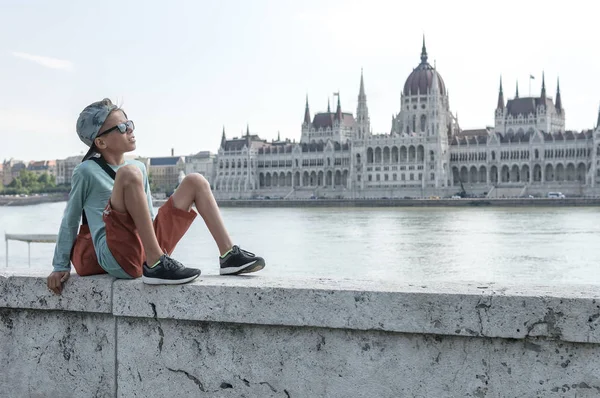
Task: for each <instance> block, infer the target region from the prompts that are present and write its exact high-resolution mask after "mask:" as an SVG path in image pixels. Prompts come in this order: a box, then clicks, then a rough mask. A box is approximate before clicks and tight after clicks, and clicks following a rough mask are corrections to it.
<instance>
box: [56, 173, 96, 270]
mask: <svg viewBox="0 0 600 398" xmlns="http://www.w3.org/2000/svg"><path fill="white" fill-rule="evenodd" d="M87 185H88V184H87V181H86V178H85V176H84V175H83V173H82V170H81V169H80V168H79V167H76V168H75V170H74V171H73V177H72V179H71V192H70V194H69V201H68V202H67V207H66V209H65V212H64V214H63V218H62V222H61V224H60V229H59V231H58V239H57V241H56V248H55V249H54V258H53V260H52V267H53V268H54V272H59V271H70V270H71V249H72V248H73V243H75V238H77V229H78V227H79V220H80V219H81V211H82V210H83V204H84V202H85V198H86V197H87Z"/></svg>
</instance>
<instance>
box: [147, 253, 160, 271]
mask: <svg viewBox="0 0 600 398" xmlns="http://www.w3.org/2000/svg"><path fill="white" fill-rule="evenodd" d="M161 256H162V254H160V255H158V256H156V255H154V256H148V257H147V258H146V265H147V266H148V267H150V268H152V267H154V266H155V265H156V264H158V263H159V262H160V258H161Z"/></svg>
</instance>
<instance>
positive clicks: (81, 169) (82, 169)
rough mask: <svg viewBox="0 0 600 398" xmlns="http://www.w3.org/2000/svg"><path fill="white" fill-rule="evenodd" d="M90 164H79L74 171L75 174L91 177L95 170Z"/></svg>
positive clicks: (86, 162)
mask: <svg viewBox="0 0 600 398" xmlns="http://www.w3.org/2000/svg"><path fill="white" fill-rule="evenodd" d="M90 163H92V162H88V161H87V160H86V161H85V162H81V163H79V164H78V165H77V166H75V168H74V169H73V174H81V175H89V174H90V173H92V171H93V169H92V168H91V167H93V166H92V165H91V164H90ZM90 166H91V167H90Z"/></svg>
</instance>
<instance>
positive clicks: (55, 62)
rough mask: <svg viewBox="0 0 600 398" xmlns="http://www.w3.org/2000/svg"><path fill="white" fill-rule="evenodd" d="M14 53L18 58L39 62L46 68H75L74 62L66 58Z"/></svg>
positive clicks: (69, 69) (68, 69)
mask: <svg viewBox="0 0 600 398" xmlns="http://www.w3.org/2000/svg"><path fill="white" fill-rule="evenodd" d="M12 55H13V56H14V57H17V58H22V59H26V60H28V61H32V62H35V63H37V64H40V65H42V66H45V67H46V68H51V69H61V70H66V71H71V70H73V63H71V61H67V60H64V59H58V58H51V57H43V56H41V55H33V54H27V53H21V52H13V53H12Z"/></svg>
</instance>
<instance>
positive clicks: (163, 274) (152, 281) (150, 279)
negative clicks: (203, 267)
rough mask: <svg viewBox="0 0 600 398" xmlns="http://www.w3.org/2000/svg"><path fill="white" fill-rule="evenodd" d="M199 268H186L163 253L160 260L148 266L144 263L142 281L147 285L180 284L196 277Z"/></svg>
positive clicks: (198, 273)
mask: <svg viewBox="0 0 600 398" xmlns="http://www.w3.org/2000/svg"><path fill="white" fill-rule="evenodd" d="M199 275H200V270H199V269H196V268H186V267H184V265H183V264H181V263H180V262H179V261H177V260H175V259H173V258H171V257H169V256H167V255H166V254H163V255H162V256H160V262H159V263H158V264H157V265H155V266H154V267H152V268H150V267H148V265H147V264H146V263H144V269H143V274H142V282H144V283H146V284H148V285H180V284H182V283H188V282H191V281H193V280H194V279H196V278H197V277H198V276H199Z"/></svg>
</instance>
